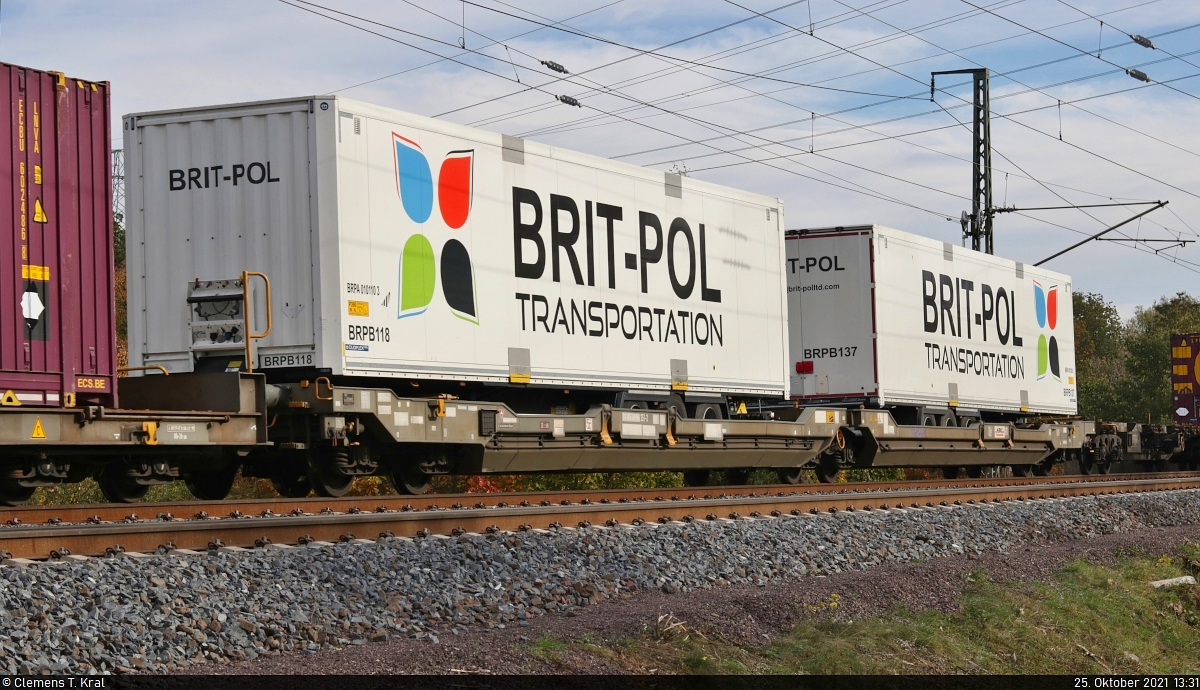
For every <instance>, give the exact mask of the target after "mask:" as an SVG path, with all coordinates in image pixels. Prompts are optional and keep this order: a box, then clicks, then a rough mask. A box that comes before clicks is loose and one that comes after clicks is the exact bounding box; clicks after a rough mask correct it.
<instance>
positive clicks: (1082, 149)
mask: <svg viewBox="0 0 1200 690" xmlns="http://www.w3.org/2000/svg"><path fill="white" fill-rule="evenodd" d="M725 1H726V2H727V3H729V4H731V5H734V6H736V7H739V8H742V9H744V10H746V11H747V12H751V13H753V14H755V15H756V16H758V17H762V18H765V19H769V20H770V21H773V22H776V23H778V24H780V25H782V26H785V27H787V28H790V29H792V30H797V29H796V28H795V27H792V26H791V25H789V24H787V23H786V22H782V21H780V20H778V19H776V18H774V17H769V16H767V15H766V14H763V13H760V12H756V11H755V10H752V9H749V8H746V7H744V6H743V5H740V4H738V3H736V2H733V0H725ZM964 2H965V0H964ZM967 4H971V3H967ZM481 7H483V6H481ZM972 7H976V8H977V9H980V10H983V11H988V12H989V13H992V12H991V11H990V10H986V8H980V7H978V6H976V5H972ZM855 11H859V10H855ZM859 12H861V11H859ZM992 14H994V13H992ZM509 16H513V15H509ZM868 16H869V15H868ZM527 21H531V22H533V21H534V20H529V19H527ZM884 23H885V24H886V22H884ZM889 26H890V25H889ZM1018 26H1020V25H1018ZM1022 28H1025V29H1026V31H1027V32H1030V33H1038V34H1039V35H1044V34H1042V33H1041V32H1040V31H1038V30H1036V29H1029V28H1028V27H1022ZM563 30H564V31H567V29H563ZM901 31H903V30H901ZM571 33H575V34H576V35H581V36H585V37H589V36H587V35H586V34H582V33H580V32H576V31H572V32H571ZM596 40H601V41H605V42H611V41H607V39H602V38H599V39H596ZM819 40H821V41H822V42H825V43H827V44H829V45H832V46H835V47H837V46H836V44H833V43H832V42H830V41H828V40H826V39H824V38H821V39H819ZM921 40H925V39H921ZM927 42H928V41H927ZM930 45H934V47H937V48H938V49H939V50H943V51H945V52H950V53H953V51H946V50H945V49H944V48H941V47H940V46H937V45H936V44H933V43H930ZM839 49H841V50H846V52H848V53H850V54H853V55H857V53H855V52H854V51H850V50H847V49H844V48H840V47H839ZM953 54H957V53H953ZM859 57H862V56H859ZM960 57H961V56H960ZM863 59H866V60H868V61H870V62H872V63H873V64H879V63H877V62H875V61H873V60H870V59H869V58H863ZM1112 64H1114V65H1115V63H1112ZM880 66H881V67H885V68H886V69H889V70H890V71H893V72H895V73H896V74H899V75H900V76H903V77H905V78H907V79H911V80H913V81H915V82H917V83H920V84H921V85H922V86H924V83H923V81H922V80H918V79H916V78H915V77H912V76H911V75H907V74H904V73H903V72H899V71H898V70H895V69H894V68H891V67H887V66H883V65H880ZM1115 66H1117V67H1120V66H1119V65H1115ZM1122 69H1124V68H1122ZM1014 81H1015V80H1014ZM1017 83H1021V82H1017ZM1160 83H1161V82H1160ZM1024 86H1026V87H1027V88H1030V87H1028V85H1024ZM938 90H939V91H942V92H943V93H947V95H951V96H952V97H955V98H958V97H957V96H953V94H949V93H948V92H947V91H946V90H945V89H944V88H943V89H938ZM959 100H964V99H959ZM964 102H965V101H964ZM999 116H1000V117H1005V116H1004V115H1003V114H1001V115H999ZM1011 121H1012V122H1014V123H1015V124H1018V125H1020V126H1022V127H1025V128H1027V129H1030V130H1032V131H1035V132H1037V133H1039V134H1042V135H1044V136H1049V137H1051V138H1054V135H1052V134H1048V133H1046V132H1042V131H1041V130H1039V129H1037V128H1034V127H1032V126H1030V125H1027V124H1025V123H1022V122H1020V121H1018V120H1011ZM1063 143H1066V144H1068V145H1070V146H1072V147H1073V148H1076V149H1078V150H1080V151H1084V152H1085V153H1088V154H1090V155H1093V156H1095V157H1097V158H1100V159H1101V160H1104V161H1106V162H1109V163H1112V164H1114V165H1117V166H1119V167H1121V168H1124V169H1126V170H1129V171H1130V172H1134V173H1136V174H1139V175H1142V176H1143V177H1146V178H1147V179H1150V180H1152V181H1154V182H1158V183H1160V184H1164V185H1166V186H1168V187H1171V188H1172V189H1176V190H1177V191H1181V192H1183V193H1185V194H1189V195H1191V196H1197V195H1196V194H1194V193H1192V192H1190V191H1188V190H1185V189H1182V188H1179V187H1177V186H1175V185H1171V184H1170V183H1166V182H1164V181H1162V180H1159V179H1157V178H1154V177H1153V176H1150V175H1149V174H1147V173H1143V172H1141V171H1138V170H1135V169H1133V168H1131V167H1129V166H1126V165H1124V164H1121V163H1118V162H1116V161H1114V160H1112V159H1110V158H1108V157H1106V156H1102V155H1100V154H1097V153H1095V152H1092V151H1090V150H1088V149H1085V148H1084V147H1081V146H1079V145H1077V144H1074V143H1071V142H1063ZM1197 198H1200V196H1198V197H1197Z"/></svg>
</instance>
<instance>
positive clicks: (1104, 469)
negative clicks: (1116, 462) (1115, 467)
mask: <svg viewBox="0 0 1200 690" xmlns="http://www.w3.org/2000/svg"><path fill="white" fill-rule="evenodd" d="M1110 471H1112V460H1110V459H1109V458H1107V457H1105V456H1104V455H1102V454H1100V453H1096V454H1094V455H1093V457H1092V458H1080V460H1079V473H1080V474H1108V473H1109V472H1110Z"/></svg>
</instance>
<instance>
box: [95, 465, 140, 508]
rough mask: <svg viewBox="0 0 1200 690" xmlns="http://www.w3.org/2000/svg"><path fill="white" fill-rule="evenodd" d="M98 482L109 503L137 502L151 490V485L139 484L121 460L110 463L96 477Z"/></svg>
mask: <svg viewBox="0 0 1200 690" xmlns="http://www.w3.org/2000/svg"><path fill="white" fill-rule="evenodd" d="M96 483H97V484H99V485H100V493H102V494H104V498H105V500H107V501H108V502H109V503H137V502H138V501H140V500H142V498H144V497H145V496H146V492H147V491H149V490H150V486H149V485H147V484H139V483H138V481H137V479H135V478H133V477H131V476H130V475H129V473H128V471H127V470H126V467H125V464H124V463H121V462H112V463H109V464H108V465H107V466H106V467H105V468H104V469H103V470H101V471H100V475H99V476H98V477H96Z"/></svg>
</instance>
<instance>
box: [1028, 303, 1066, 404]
mask: <svg viewBox="0 0 1200 690" xmlns="http://www.w3.org/2000/svg"><path fill="white" fill-rule="evenodd" d="M1033 304H1034V311H1035V312H1036V313H1037V322H1038V328H1047V327H1049V329H1050V330H1051V331H1053V330H1054V329H1055V328H1056V327H1057V326H1058V286H1057V285H1051V286H1050V288H1049V289H1047V288H1044V287H1042V284H1041V283H1039V282H1038V281H1036V280H1035V281H1033ZM1047 374H1049V375H1051V376H1053V377H1054V380H1056V381H1061V380H1062V374H1061V373H1060V370H1059V362H1058V340H1057V339H1056V338H1055V337H1054V334H1053V333H1051V334H1050V337H1049V338H1047V337H1046V334H1044V333H1042V334H1040V335H1038V380H1039V381H1041V380H1042V379H1044V378H1046V375H1047Z"/></svg>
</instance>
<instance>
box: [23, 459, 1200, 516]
mask: <svg viewBox="0 0 1200 690" xmlns="http://www.w3.org/2000/svg"><path fill="white" fill-rule="evenodd" d="M1177 477H1182V478H1187V477H1200V472H1163V473H1154V474H1147V473H1130V474H1110V475H1055V476H1048V477H1004V478H998V479H983V478H981V479H970V478H959V479H935V480H929V479H913V480H901V481H890V482H836V483H832V484H757V485H755V484H749V485H737V486H701V487H688V486H683V487H663V488H657V489H653V488H652V489H571V490H563V491H526V492H498V493H462V494H420V495H415V496H414V495H389V496H343V497H341V498H321V497H314V498H246V499H225V500H221V501H170V502H159V503H151V502H144V503H102V504H85V505H44V506H17V507H13V508H0V526H2V525H10V526H11V525H14V524H19V525H35V524H47V523H74V522H85V521H88V520H93V521H95V520H99V521H104V522H117V521H120V520H124V519H125V518H126V517H128V516H130V515H136V516H137V517H138V518H141V519H146V518H155V517H157V516H158V515H159V514H164V515H165V514H168V513H169V514H170V515H171V517H172V518H178V519H183V518H193V517H195V516H196V515H197V514H198V513H200V512H202V511H203V512H206V513H208V514H209V515H210V516H212V517H225V516H227V515H229V514H230V513H233V512H235V511H237V512H239V513H241V514H243V515H261V514H262V512H263V511H265V510H270V511H271V512H272V513H275V514H286V513H291V512H292V511H293V510H297V509H299V510H302V511H304V512H309V513H318V512H321V511H322V510H324V509H329V510H330V511H333V512H338V513H344V512H348V511H350V510H352V509H355V508H357V509H358V510H360V511H366V512H370V511H374V510H377V509H379V508H384V509H387V510H401V509H403V508H404V507H405V506H411V507H412V508H414V509H415V508H426V507H428V506H430V505H436V506H438V507H440V508H448V507H451V506H453V505H456V504H459V505H462V506H469V507H478V505H479V504H481V503H482V504H483V505H484V506H485V507H496V506H497V505H499V504H501V503H504V504H507V505H517V504H519V503H521V501H529V502H530V503H534V504H538V503H541V502H543V501H549V502H550V503H552V504H560V503H561V502H562V501H570V502H571V503H579V502H581V501H583V500H584V499H587V500H589V501H591V502H595V503H599V502H601V501H603V500H605V499H607V500H609V501H611V502H615V501H619V500H620V499H622V498H625V499H628V500H638V499H645V500H654V499H662V500H680V499H684V498H688V497H696V498H702V497H704V496H720V495H722V494H724V495H726V496H734V495H737V494H743V495H749V494H761V493H764V492H771V493H776V492H780V491H783V492H788V493H790V492H793V491H794V492H797V493H800V494H817V493H823V494H828V493H830V492H879V491H897V490H901V489H919V488H934V487H984V486H1009V485H1011V486H1035V485H1037V486H1041V485H1052V484H1053V485H1058V484H1079V483H1082V482H1099V481H1124V480H1128V479H1171V478H1177Z"/></svg>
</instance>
